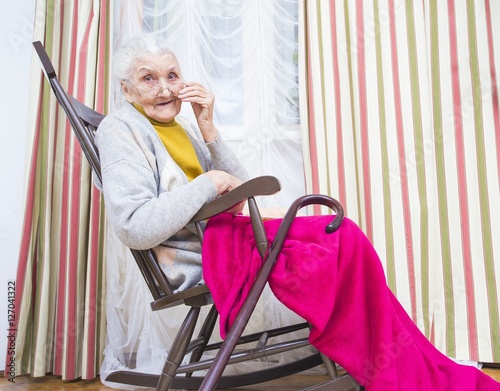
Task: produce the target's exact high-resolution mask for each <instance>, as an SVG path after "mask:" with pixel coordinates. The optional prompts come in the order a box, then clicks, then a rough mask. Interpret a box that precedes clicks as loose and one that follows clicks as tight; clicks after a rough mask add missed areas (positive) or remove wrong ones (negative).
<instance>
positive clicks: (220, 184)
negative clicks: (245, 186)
mask: <svg viewBox="0 0 500 391" xmlns="http://www.w3.org/2000/svg"><path fill="white" fill-rule="evenodd" d="M206 175H207V176H208V177H209V178H210V180H211V181H212V182H213V183H214V185H215V187H216V188H217V195H223V194H225V193H227V192H228V191H231V190H232V189H234V188H235V187H238V186H239V185H241V183H242V182H241V180H239V179H238V178H236V177H235V176H232V175H230V174H228V173H227V172H225V171H220V170H211V171H208V172H207V173H206Z"/></svg>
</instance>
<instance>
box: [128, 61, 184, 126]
mask: <svg viewBox="0 0 500 391" xmlns="http://www.w3.org/2000/svg"><path fill="white" fill-rule="evenodd" d="M183 87H184V81H183V79H182V76H181V73H180V69H179V64H178V63H177V59H176V58H175V56H174V55H172V54H161V55H157V54H151V55H147V56H143V57H141V58H140V59H139V60H138V61H137V62H136V63H135V66H134V69H133V71H132V76H131V77H130V79H128V80H122V91H123V93H124V95H125V98H126V99H127V101H128V102H129V103H135V104H137V105H139V106H141V107H142V108H143V109H144V111H145V113H146V114H147V115H148V116H149V117H150V118H152V119H153V120H155V121H158V122H169V121H171V120H173V119H174V118H175V117H176V116H177V114H179V112H180V111H181V105H182V101H181V100H180V99H178V98H177V96H178V94H179V91H180V90H181V89H182V88H183Z"/></svg>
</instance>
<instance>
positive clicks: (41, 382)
mask: <svg viewBox="0 0 500 391" xmlns="http://www.w3.org/2000/svg"><path fill="white" fill-rule="evenodd" d="M483 372H485V373H487V374H488V375H489V376H491V377H493V378H494V379H495V380H498V381H500V368H483ZM14 380H15V383H12V382H9V381H8V380H7V379H6V378H3V377H2V378H0V390H2V391H3V390H5V391H25V390H30V391H31V390H37V391H49V390H57V391H67V390H85V391H110V390H112V388H109V387H106V386H104V385H103V384H102V383H101V382H100V381H99V379H94V380H75V381H62V380H60V379H59V378H57V377H56V376H46V377H42V378H35V379H33V378H30V377H29V376H19V377H16V378H15V379H14ZM325 380H327V377H326V376H325V377H323V376H306V375H294V376H290V377H288V378H285V379H280V380H278V381H276V380H275V381H272V382H267V383H262V384H260V385H259V386H251V387H241V388H238V390H245V391H297V390H301V389H303V388H306V387H309V386H312V385H314V384H318V383H320V382H321V381H325ZM144 390H152V389H151V388H144Z"/></svg>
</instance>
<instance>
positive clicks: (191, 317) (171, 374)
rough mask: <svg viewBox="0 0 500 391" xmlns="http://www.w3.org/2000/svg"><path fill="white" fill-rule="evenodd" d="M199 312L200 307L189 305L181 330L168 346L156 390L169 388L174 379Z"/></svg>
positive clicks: (165, 390)
mask: <svg viewBox="0 0 500 391" xmlns="http://www.w3.org/2000/svg"><path fill="white" fill-rule="evenodd" d="M199 314H200V307H191V308H190V310H189V312H188V314H187V316H186V319H184V322H183V323H182V326H181V329H180V330H181V331H180V332H179V334H177V336H176V337H175V340H174V342H173V344H172V347H171V348H170V352H169V353H168V356H167V359H166V361H165V364H164V366H163V370H162V373H161V375H160V379H159V380H158V385H157V386H156V390H157V391H167V390H169V389H170V386H171V385H172V382H173V381H174V379H175V373H176V372H177V368H179V365H180V364H181V363H182V360H183V358H184V356H185V354H186V350H187V348H188V346H189V342H190V341H191V338H192V336H193V331H194V328H195V326H196V322H197V320H198V315H199Z"/></svg>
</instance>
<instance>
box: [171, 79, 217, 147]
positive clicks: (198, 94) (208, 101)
mask: <svg viewBox="0 0 500 391" xmlns="http://www.w3.org/2000/svg"><path fill="white" fill-rule="evenodd" d="M178 97H179V99H181V100H182V101H183V102H190V103H191V107H192V108H193V112H194V115H195V116H196V121H197V122H198V127H199V128H200V131H201V134H202V135H203V138H204V139H205V142H207V143H211V142H212V141H214V140H215V139H216V138H217V129H216V128H215V126H214V124H213V117H214V102H215V95H214V94H213V93H212V92H211V91H209V90H207V89H206V88H205V87H203V86H202V85H201V84H199V83H196V82H188V83H186V86H185V87H184V88H183V89H182V90H181V91H180V92H179V96H178Z"/></svg>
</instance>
